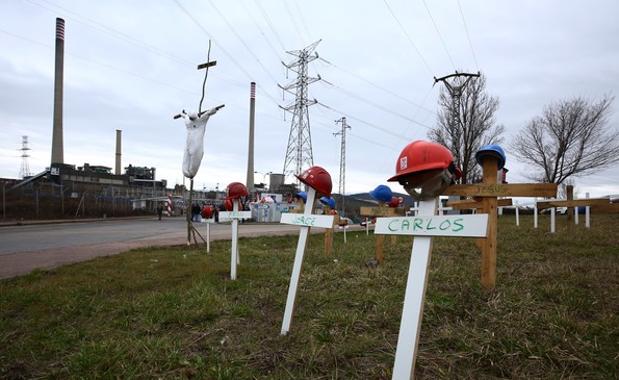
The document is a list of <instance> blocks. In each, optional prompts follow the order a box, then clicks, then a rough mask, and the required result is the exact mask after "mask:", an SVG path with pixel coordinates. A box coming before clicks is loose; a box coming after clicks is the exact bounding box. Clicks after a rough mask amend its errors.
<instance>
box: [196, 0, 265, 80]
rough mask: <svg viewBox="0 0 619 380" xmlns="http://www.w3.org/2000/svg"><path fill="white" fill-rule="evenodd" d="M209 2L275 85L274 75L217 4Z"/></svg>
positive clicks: (210, 0)
mask: <svg viewBox="0 0 619 380" xmlns="http://www.w3.org/2000/svg"><path fill="white" fill-rule="evenodd" d="M208 2H209V4H211V7H213V9H215V12H217V13H218V14H219V16H220V17H221V18H222V20H224V22H225V23H226V25H228V28H229V29H230V31H232V33H233V34H234V35H235V36H236V38H237V39H238V40H239V41H240V42H241V44H243V46H244V47H245V49H247V52H248V53H249V54H250V55H251V56H252V57H254V59H255V60H256V62H258V65H260V67H261V68H262V70H264V72H265V73H267V75H268V76H269V78H271V80H272V81H273V83H274V84H275V85H277V79H275V77H273V75H272V74H271V72H270V71H269V70H268V69H267V68H266V66H265V65H264V64H263V63H262V61H261V60H260V58H258V56H257V55H256V54H255V53H254V51H253V50H252V49H251V48H250V47H249V45H248V44H247V43H246V42H245V40H244V39H243V37H241V35H240V34H239V33H237V31H236V29H235V28H234V26H232V24H231V23H230V21H228V19H227V18H226V16H225V15H224V14H223V13H222V12H221V11H220V10H219V8H217V6H215V3H214V2H213V1H212V0H208Z"/></svg>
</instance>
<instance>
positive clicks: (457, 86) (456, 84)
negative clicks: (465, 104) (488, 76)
mask: <svg viewBox="0 0 619 380" xmlns="http://www.w3.org/2000/svg"><path fill="white" fill-rule="evenodd" d="M480 75H481V74H480V73H479V72H477V74H471V73H459V72H457V71H456V72H455V73H454V74H449V75H445V76H444V77H440V78H437V77H434V84H437V83H438V82H443V84H444V85H445V88H447V91H448V92H449V95H450V96H451V104H452V105H451V107H452V112H451V118H450V126H449V128H450V130H451V131H453V134H454V136H455V137H457V143H458V144H462V143H465V142H466V140H467V139H468V137H467V136H465V134H464V125H463V124H462V118H461V117H460V108H461V107H460V106H461V102H460V100H461V98H462V94H463V93H464V89H465V88H466V86H467V85H468V84H469V83H470V81H471V79H473V78H479V76H480ZM459 78H464V80H462V81H461V80H460V79H459ZM450 79H451V81H450ZM450 148H451V149H450V150H451V151H452V152H457V151H458V150H457V147H455V146H452V147H450ZM454 158H455V161H456V165H458V166H461V165H462V162H463V161H466V157H459V154H458V155H456V156H455V157H454ZM464 174H465V178H466V174H467V173H464ZM467 180H469V179H468V178H467Z"/></svg>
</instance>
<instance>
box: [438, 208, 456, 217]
mask: <svg viewBox="0 0 619 380" xmlns="http://www.w3.org/2000/svg"><path fill="white" fill-rule="evenodd" d="M451 210H453V207H439V208H438V214H439V215H445V211H451Z"/></svg>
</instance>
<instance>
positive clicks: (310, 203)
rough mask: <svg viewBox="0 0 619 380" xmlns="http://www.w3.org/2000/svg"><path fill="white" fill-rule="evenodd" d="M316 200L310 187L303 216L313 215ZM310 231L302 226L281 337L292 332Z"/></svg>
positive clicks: (314, 193)
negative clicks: (291, 325)
mask: <svg viewBox="0 0 619 380" xmlns="http://www.w3.org/2000/svg"><path fill="white" fill-rule="evenodd" d="M315 198H316V190H314V189H313V188H311V187H310V188H309V189H308V191H307V201H306V202H305V210H304V212H303V215H305V216H310V215H311V214H312V210H313V209H314V200H315ZM332 223H333V222H332ZM309 231H310V227H308V226H301V231H300V232H299V241H298V242H297V251H296V253H295V255H294V264H293V265H292V275H291V276H290V285H289V287H288V297H287V298H286V309H285V310H284V320H283V321H282V331H281V335H286V334H288V331H290V324H291V323H292V315H293V313H294V303H295V299H296V297H297V287H298V286H299V277H300V276H301V266H302V265H303V255H304V254H305V246H306V244H307V235H308V234H309Z"/></svg>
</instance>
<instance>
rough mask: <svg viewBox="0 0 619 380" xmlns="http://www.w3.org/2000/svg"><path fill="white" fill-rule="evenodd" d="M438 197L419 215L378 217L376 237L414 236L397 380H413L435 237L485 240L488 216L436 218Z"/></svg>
mask: <svg viewBox="0 0 619 380" xmlns="http://www.w3.org/2000/svg"><path fill="white" fill-rule="evenodd" d="M438 199H439V198H438V197H436V198H435V199H432V200H425V201H421V202H420V203H419V215H417V216H398V217H388V218H378V219H377V220H376V227H375V229H374V233H375V234H379V235H384V234H391V235H413V236H415V239H414V240H413V248H412V251H411V262H410V267H409V270H408V277H407V280H406V291H405V293H404V306H403V308H402V319H401V322H400V332H399V334H398V344H397V348H396V353H395V362H394V366H393V377H392V378H393V379H412V378H413V377H414V369H415V359H416V357H417V346H418V340H419V332H420V329H421V319H422V317H423V303H424V298H425V290H426V285H427V280H428V269H429V265H430V254H431V251H432V236H459V237H484V236H486V232H487V229H488V228H487V227H488V215H486V214H477V215H435V213H436V210H437V204H438Z"/></svg>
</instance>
